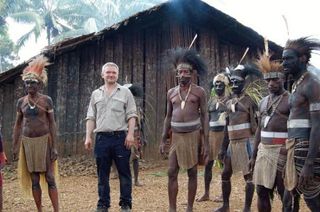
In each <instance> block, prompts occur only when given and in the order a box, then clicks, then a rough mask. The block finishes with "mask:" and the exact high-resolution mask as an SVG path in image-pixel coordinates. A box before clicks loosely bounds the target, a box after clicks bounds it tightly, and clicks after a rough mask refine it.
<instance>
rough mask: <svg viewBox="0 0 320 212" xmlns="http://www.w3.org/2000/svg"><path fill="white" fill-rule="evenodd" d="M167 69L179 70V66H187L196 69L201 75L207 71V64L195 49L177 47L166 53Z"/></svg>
mask: <svg viewBox="0 0 320 212" xmlns="http://www.w3.org/2000/svg"><path fill="white" fill-rule="evenodd" d="M163 64H165V65H166V66H169V67H166V70H177V69H178V68H187V69H191V71H196V72H197V73H198V74H199V75H204V74H205V73H206V72H207V66H206V64H205V62H204V60H203V59H202V58H201V57H200V55H199V54H198V53H197V52H196V51H195V50H194V49H186V48H181V47H178V48H175V49H170V50H168V51H167V52H166V53H165V55H164V63H163Z"/></svg>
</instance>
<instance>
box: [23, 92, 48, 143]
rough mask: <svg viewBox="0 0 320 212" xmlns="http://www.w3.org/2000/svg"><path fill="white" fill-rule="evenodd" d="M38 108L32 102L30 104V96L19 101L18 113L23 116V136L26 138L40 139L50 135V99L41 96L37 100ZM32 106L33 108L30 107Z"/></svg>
mask: <svg viewBox="0 0 320 212" xmlns="http://www.w3.org/2000/svg"><path fill="white" fill-rule="evenodd" d="M35 102H36V107H35V108H33V106H34V104H33V103H32V101H30V102H29V103H28V96H24V97H22V98H20V99H19V100H18V108H17V110H18V112H20V113H21V114H22V117H23V119H22V135H24V136H26V137H31V138H33V137H40V136H42V135H46V134H48V133H50V128H49V119H48V111H50V110H52V105H50V102H51V101H49V97H48V96H46V95H42V94H39V97H38V99H36V100H35ZM29 104H30V105H31V107H30V106H29Z"/></svg>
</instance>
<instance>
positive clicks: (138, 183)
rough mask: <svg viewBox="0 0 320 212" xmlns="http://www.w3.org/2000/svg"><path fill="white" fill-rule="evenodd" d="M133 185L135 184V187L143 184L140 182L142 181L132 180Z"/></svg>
mask: <svg viewBox="0 0 320 212" xmlns="http://www.w3.org/2000/svg"><path fill="white" fill-rule="evenodd" d="M134 185H135V186H137V187H141V186H143V184H142V183H140V182H139V181H136V182H134Z"/></svg>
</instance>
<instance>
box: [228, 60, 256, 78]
mask: <svg viewBox="0 0 320 212" xmlns="http://www.w3.org/2000/svg"><path fill="white" fill-rule="evenodd" d="M249 75H254V76H257V77H259V78H260V77H262V74H261V72H260V71H259V70H258V68H257V67H255V66H254V65H253V64H245V65H238V66H237V67H235V68H234V69H231V70H230V79H232V78H237V79H239V80H245V79H246V77H247V76H249Z"/></svg>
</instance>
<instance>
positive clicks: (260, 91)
mask: <svg viewBox="0 0 320 212" xmlns="http://www.w3.org/2000/svg"><path fill="white" fill-rule="evenodd" d="M245 93H246V94H247V95H248V96H249V97H250V98H251V99H252V100H253V101H254V102H255V103H256V104H257V105H258V104H259V102H260V101H261V99H262V98H263V97H264V96H266V95H267V93H268V91H267V86H266V85H265V81H264V80H255V81H253V82H251V83H249V84H248V86H247V87H246V88H245Z"/></svg>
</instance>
